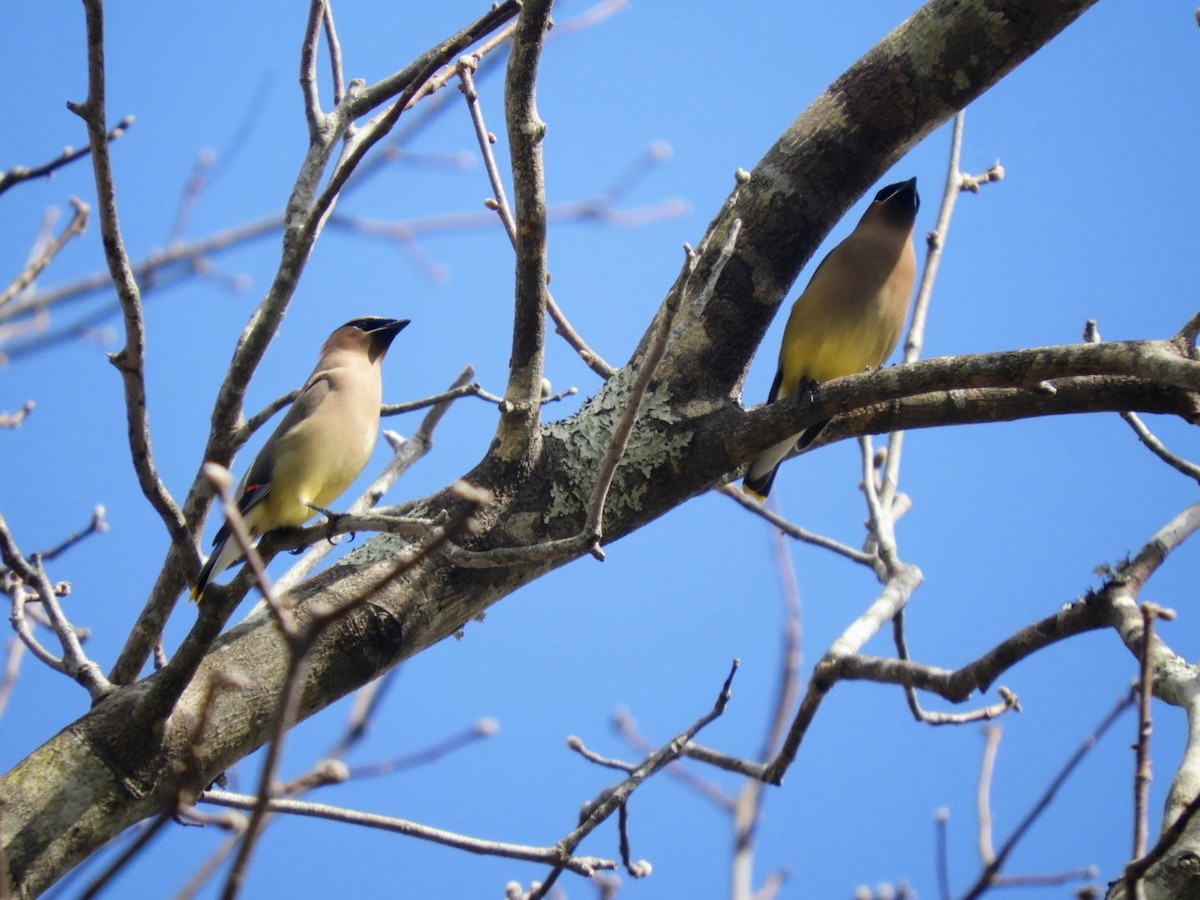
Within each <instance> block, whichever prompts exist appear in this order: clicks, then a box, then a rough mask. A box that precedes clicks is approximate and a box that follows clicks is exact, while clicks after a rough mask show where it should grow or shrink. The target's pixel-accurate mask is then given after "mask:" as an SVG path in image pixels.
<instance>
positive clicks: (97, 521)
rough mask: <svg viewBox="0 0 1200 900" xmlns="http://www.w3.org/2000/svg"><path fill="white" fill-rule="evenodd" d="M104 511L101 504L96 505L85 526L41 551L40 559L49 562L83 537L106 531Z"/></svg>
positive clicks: (106, 523)
mask: <svg viewBox="0 0 1200 900" xmlns="http://www.w3.org/2000/svg"><path fill="white" fill-rule="evenodd" d="M104 512H105V510H104V507H103V506H102V505H99V506H96V507H95V508H94V509H93V510H92V518H91V521H89V522H88V524H87V526H86V527H85V528H82V529H81V530H79V531H76V532H75V533H74V534H71V535H68V536H67V537H66V538H64V539H63V540H62V541H60V542H59V543H58V544H56V545H55V546H54V547H51V548H50V549H49V550H44V551H42V561H43V562H50V561H52V560H54V559H56V558H57V557H59V556H61V555H62V554H64V553H66V552H67V551H68V550H70V549H71V548H72V547H74V546H75V545H76V544H78V543H79V542H80V541H82V540H84V539H85V538H88V537H91V536H92V535H93V534H102V533H104V532H105V531H108V522H106V521H105V519H104Z"/></svg>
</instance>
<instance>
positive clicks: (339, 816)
mask: <svg viewBox="0 0 1200 900" xmlns="http://www.w3.org/2000/svg"><path fill="white" fill-rule="evenodd" d="M256 800H257V798H255V797H249V796H246V795H244V794H233V793H230V792H228V791H205V792H204V793H203V794H201V795H200V802H202V803H215V804H218V805H221V806H229V807H232V808H234V809H247V810H248V809H252V808H253V807H254V804H255V803H256ZM267 808H268V809H269V810H270V811H271V812H272V813H282V814H286V815H293V816H308V817H310V818H318V819H328V820H330V821H334V822H341V823H344V824H347V825H361V826H364V827H367V828H376V829H378V830H380V831H391V832H395V833H396V834H403V835H407V836H408V837H415V838H419V839H420V840H423V841H432V842H434V843H437V844H442V845H444V846H447V847H454V848H455V849H458V850H466V851H467V852H468V853H478V854H480V855H483V856H503V857H507V858H509V859H519V860H524V861H525V862H534V863H544V864H547V865H554V866H561V867H562V868H564V869H569V870H570V871H572V872H576V873H578V874H580V875H585V876H586V875H590V874H591V873H592V872H594V871H596V870H597V869H615V868H616V863H615V862H613V861H612V860H608V859H601V858H598V857H593V856H571V855H570V852H569V851H566V850H564V849H563V848H562V847H561V846H560V845H558V844H556V845H554V846H552V847H531V846H525V845H522V844H506V843H501V842H499V841H485V840H480V839H479V838H471V837H467V836H465V835H461V834H455V833H453V832H450V831H443V830H442V829H440V828H432V827H430V826H428V825H420V824H418V823H416V822H410V821H408V820H407V819H396V818H393V817H391V816H380V815H375V814H374V813H365V812H358V811H356V810H349V809H342V808H340V807H336V806H329V805H328V804H325V803H308V802H305V801H301V800H272V801H270V802H269V803H268V804H267Z"/></svg>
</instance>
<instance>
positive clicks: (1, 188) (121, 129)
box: [0, 116, 133, 194]
mask: <svg viewBox="0 0 1200 900" xmlns="http://www.w3.org/2000/svg"><path fill="white" fill-rule="evenodd" d="M131 125H133V116H126V117H125V118H123V119H122V120H121V121H120V122H118V123H117V125H116V127H115V128H113V130H112V131H110V132H109V133H108V135H107V136H106V140H108V141H115V140H116V139H117V138H119V137H121V135H123V134H124V133H125V132H126V131H128V130H129V127H130V126H131ZM91 152H92V148H91V147H90V146H86V147H80V148H78V149H73V148H71V147H68V148H67V149H66V150H64V151H63V152H62V153H60V154H59V155H58V156H56V157H55V158H54V159H52V160H50V162H48V163H43V164H42V165H40V166H32V167H30V166H13V167H12V168H11V169H9V170H8V171H7V172H3V173H0V194H3V193H4V192H5V191H7V190H8V189H9V188H10V187H13V186H14V185H17V184H20V183H21V182H22V181H28V180H29V179H31V178H45V177H47V176H49V175H53V174H54V172H55V171H57V170H58V169H61V168H62V167H63V166H65V165H68V164H70V163H73V162H75V160H77V159H80V158H81V157H84V156H87V155H88V154H89V153H91Z"/></svg>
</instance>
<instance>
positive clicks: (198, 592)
mask: <svg viewBox="0 0 1200 900" xmlns="http://www.w3.org/2000/svg"><path fill="white" fill-rule="evenodd" d="M240 555H241V554H240V553H239V552H238V550H237V544H236V542H234V541H232V540H230V535H228V534H225V535H222V534H221V533H220V532H217V540H216V541H215V542H214V544H213V552H212V556H210V557H209V558H208V560H207V561H206V562H205V563H204V565H203V566H201V568H200V574H199V575H197V576H196V581H195V583H194V584H193V585H192V591H191V594H189V599H190V600H192V601H193V602H194V603H199V602H201V601H202V600H203V599H204V590H205V588H207V587H208V583H209V582H210V581H212V580H213V579H214V578H216V577H217V576H218V575H220V574H221V573H222V572H224V571H225V570H226V569H228V568H229V567H230V566H231V565H233V563H235V562H236V561H237V559H238V557H239V556H240Z"/></svg>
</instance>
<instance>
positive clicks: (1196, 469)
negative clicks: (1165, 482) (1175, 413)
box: [1120, 412, 1200, 482]
mask: <svg viewBox="0 0 1200 900" xmlns="http://www.w3.org/2000/svg"><path fill="white" fill-rule="evenodd" d="M1120 416H1121V418H1122V419H1124V420H1125V421H1126V422H1127V423H1128V425H1129V427H1130V428H1132V429H1133V431H1134V433H1135V434H1136V435H1137V436H1138V440H1140V441H1141V442H1142V443H1143V444H1145V446H1146V449H1148V450H1149V451H1150V452H1151V453H1153V454H1154V455H1155V456H1157V457H1158V458H1159V459H1161V460H1162V461H1163V462H1165V463H1166V464H1167V465H1169V466H1170V467H1171V468H1173V469H1175V470H1176V471H1178V472H1180V473H1182V474H1183V475H1186V476H1187V477H1188V478H1190V479H1192V480H1193V481H1196V482H1200V466H1198V465H1196V464H1195V463H1194V462H1191V461H1190V460H1187V459H1184V458H1183V457H1182V456H1178V455H1177V454H1175V453H1172V452H1171V451H1170V450H1169V449H1167V445H1166V444H1164V443H1163V442H1162V441H1160V440H1159V439H1158V437H1156V436H1155V434H1154V432H1152V431H1151V430H1150V429H1149V428H1147V427H1146V426H1145V424H1144V423H1143V422H1142V420H1141V419H1140V418H1138V415H1137V413H1132V412H1123V413H1121V414H1120Z"/></svg>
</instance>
